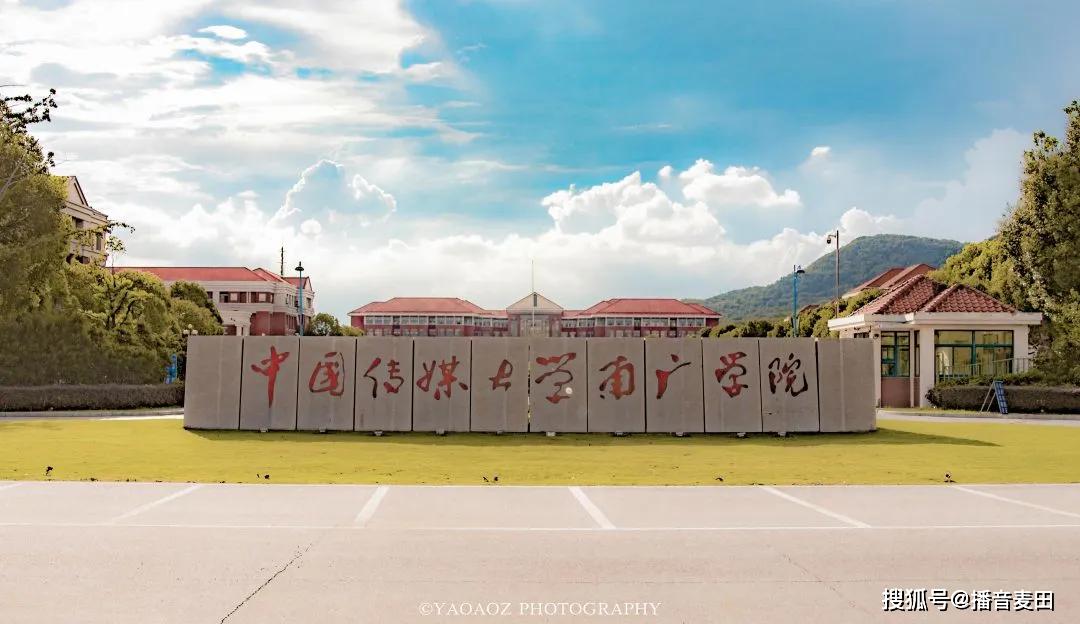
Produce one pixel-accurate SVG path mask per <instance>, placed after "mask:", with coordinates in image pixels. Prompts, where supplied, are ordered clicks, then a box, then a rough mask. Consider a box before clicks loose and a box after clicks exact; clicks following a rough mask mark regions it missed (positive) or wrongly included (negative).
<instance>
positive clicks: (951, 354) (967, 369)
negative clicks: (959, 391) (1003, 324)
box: [934, 330, 1013, 377]
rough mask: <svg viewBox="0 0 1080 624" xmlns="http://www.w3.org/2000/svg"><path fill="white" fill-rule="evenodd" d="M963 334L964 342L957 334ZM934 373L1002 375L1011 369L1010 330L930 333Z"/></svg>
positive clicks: (1011, 336) (963, 375) (948, 374)
mask: <svg viewBox="0 0 1080 624" xmlns="http://www.w3.org/2000/svg"><path fill="white" fill-rule="evenodd" d="M964 336H967V337H968V340H967V341H966V342H961V341H960V338H961V337H964ZM934 340H935V346H934V358H935V361H936V369H937V373H938V375H945V376H950V377H956V376H959V377H967V376H969V375H1003V374H1006V373H1010V372H1012V360H1013V347H1012V342H1013V333H1012V331H1011V330H976V331H938V332H935V333H934Z"/></svg>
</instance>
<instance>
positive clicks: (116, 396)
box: [0, 383, 184, 412]
mask: <svg viewBox="0 0 1080 624" xmlns="http://www.w3.org/2000/svg"><path fill="white" fill-rule="evenodd" d="M183 404H184V384H182V383H175V384H154V385H120V384H105V385H93V386H90V385H88V386H82V385H57V386H0V412H46V411H50V410H84V409H86V410H92V409H97V410H110V409H135V408H143V407H172V406H174V405H183Z"/></svg>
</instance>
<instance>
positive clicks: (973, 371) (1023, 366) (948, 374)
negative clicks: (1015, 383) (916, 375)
mask: <svg viewBox="0 0 1080 624" xmlns="http://www.w3.org/2000/svg"><path fill="white" fill-rule="evenodd" d="M1032 367H1033V366H1032V360H1031V358H1008V359H1004V360H994V361H993V362H976V363H974V364H966V365H963V366H949V365H944V366H938V367H937V380H938V381H941V380H942V379H967V378H969V377H984V376H986V377H1000V376H1001V375H1009V374H1012V373H1026V372H1028V371H1030V370H1031V369H1032Z"/></svg>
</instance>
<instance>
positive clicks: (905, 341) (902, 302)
mask: <svg viewBox="0 0 1080 624" xmlns="http://www.w3.org/2000/svg"><path fill="white" fill-rule="evenodd" d="M1041 322H1042V314H1040V313H1038V312H1018V311H1017V310H1015V309H1014V308H1012V307H1011V306H1009V305H1006V304H1005V303H1002V302H1001V301H998V300H997V299H994V298H993V297H991V296H990V295H987V294H985V293H982V292H979V291H977V290H975V289H973V288H969V287H967V286H963V285H953V286H946V285H945V284H941V283H938V282H935V281H933V280H932V279H930V278H929V277H927V276H926V275H925V273H924V274H917V275H915V276H914V277H909V278H908V279H907V280H905V281H903V282H901V283H899V284H896V285H894V286H892V287H890V288H889V289H888V290H886V291H885V292H884V293H882V295H881V296H879V297H878V298H876V299H874V300H873V301H871V302H870V303H868V304H866V305H865V306H863V307H862V308H860V309H858V310H856V311H855V313H854V314H852V315H851V316H846V317H841V318H837V319H832V320H830V321H829V329H830V330H832V331H835V332H838V333H839V334H840V337H841V338H856V339H869V340H873V341H874V344H875V350H876V351H877V352H878V353H879V355H880V357H879V358H877V359H876V360H875V374H874V378H875V379H876V380H877V388H876V397H877V401H878V405H879V406H881V407H912V406H926V405H928V404H929V402H928V401H927V399H926V393H927V392H928V391H929V390H930V389H931V388H933V387H934V385H935V384H936V383H937V382H938V380H940V379H944V378H954V377H961V378H962V377H969V376H974V375H1003V374H1008V373H1014V372H1023V371H1025V370H1027V369H1028V367H1029V366H1030V358H1031V353H1030V352H1029V348H1028V333H1029V330H1030V328H1031V326H1033V325H1038V324H1039V323H1041Z"/></svg>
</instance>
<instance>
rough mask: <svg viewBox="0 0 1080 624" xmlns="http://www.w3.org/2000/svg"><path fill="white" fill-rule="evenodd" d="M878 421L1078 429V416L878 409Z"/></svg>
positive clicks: (1079, 419)
mask: <svg viewBox="0 0 1080 624" xmlns="http://www.w3.org/2000/svg"><path fill="white" fill-rule="evenodd" d="M877 417H878V420H882V419H889V420H909V421H920V420H921V421H926V422H979V421H983V422H1001V423H1014V424H1028V425H1064V426H1066V427H1080V414H1009V415H1007V416H1003V415H1001V414H999V413H997V412H954V411H941V412H919V411H915V410H890V409H888V408H880V407H879V408H878V410H877Z"/></svg>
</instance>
